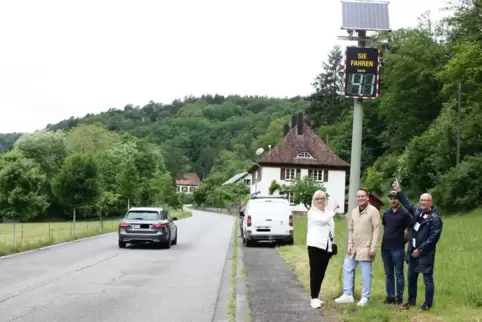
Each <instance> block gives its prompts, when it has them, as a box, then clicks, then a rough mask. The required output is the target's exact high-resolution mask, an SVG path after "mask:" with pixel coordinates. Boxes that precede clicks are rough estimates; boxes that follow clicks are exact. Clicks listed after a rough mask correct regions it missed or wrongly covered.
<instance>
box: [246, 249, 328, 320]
mask: <svg viewBox="0 0 482 322" xmlns="http://www.w3.org/2000/svg"><path fill="white" fill-rule="evenodd" d="M243 250H244V263H245V265H246V268H247V275H248V278H247V280H248V283H247V290H248V299H249V307H250V311H251V312H250V315H251V321H253V322H255V321H260V322H261V321H263V322H269V321H276V322H281V321H290V322H291V321H297V322H298V321H300V322H301V321H309V322H313V321H320V322H321V321H326V320H325V318H324V317H323V313H322V312H323V309H321V310H314V309H312V308H311V307H310V296H309V294H308V293H307V292H306V290H305V289H304V288H303V286H302V285H301V283H300V282H299V281H298V279H297V278H296V275H295V273H294V272H293V270H292V269H291V268H290V267H289V266H288V264H287V263H286V262H285V261H284V260H283V259H282V258H281V256H279V254H278V253H277V251H276V249H275V248H274V247H267V246H264V245H263V246H261V245H259V246H255V247H250V248H243Z"/></svg>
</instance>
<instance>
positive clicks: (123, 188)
mask: <svg viewBox="0 0 482 322" xmlns="http://www.w3.org/2000/svg"><path fill="white" fill-rule="evenodd" d="M134 162H135V161H134V159H133V158H132V157H128V158H126V159H125V160H124V162H123V163H122V164H121V166H120V169H119V170H120V171H119V172H118V174H117V176H116V180H117V184H118V186H119V193H120V194H121V195H122V196H123V197H124V198H126V199H127V209H129V208H130V205H131V201H132V200H133V199H134V198H135V197H136V195H137V194H138V189H139V183H140V178H139V173H138V171H137V168H136V166H135V163H134Z"/></svg>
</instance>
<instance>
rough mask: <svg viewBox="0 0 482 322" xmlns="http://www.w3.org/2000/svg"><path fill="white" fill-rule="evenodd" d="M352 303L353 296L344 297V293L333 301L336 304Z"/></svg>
mask: <svg viewBox="0 0 482 322" xmlns="http://www.w3.org/2000/svg"><path fill="white" fill-rule="evenodd" d="M354 301H355V299H354V298H353V295H346V294H345V293H343V295H342V296H340V297H339V298H337V299H335V302H336V303H353V302H354Z"/></svg>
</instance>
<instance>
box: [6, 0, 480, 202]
mask: <svg viewBox="0 0 482 322" xmlns="http://www.w3.org/2000/svg"><path fill="white" fill-rule="evenodd" d="M454 6H455V7H454V9H455V14H454V15H453V16H451V17H449V18H447V19H446V20H444V21H443V22H442V23H440V24H439V25H436V24H434V23H433V22H432V21H431V20H430V17H429V16H428V15H424V16H422V17H421V18H420V26H419V27H418V28H415V29H400V30H395V31H393V32H392V33H389V34H381V35H380V37H381V38H385V39H387V40H388V44H389V45H388V46H384V47H382V48H381V49H382V53H383V60H384V69H383V74H382V76H381V96H380V97H379V98H378V99H377V100H375V101H370V102H366V103H365V108H364V123H363V126H364V130H363V150H362V171H363V172H362V173H363V184H364V185H365V186H366V187H367V188H368V189H370V190H371V191H373V192H374V193H376V194H378V195H383V194H385V193H386V191H387V190H388V189H390V183H391V182H392V181H393V179H394V178H395V177H398V178H399V179H400V181H402V185H403V187H404V188H405V189H406V192H407V193H408V194H409V196H411V197H414V196H417V195H418V194H420V193H421V192H424V191H431V192H432V193H433V195H434V198H435V200H436V203H437V204H438V205H439V206H440V207H442V208H443V209H444V210H447V211H455V210H457V211H462V210H470V209H473V208H475V207H477V206H480V203H481V201H480V200H482V198H481V196H482V194H481V192H482V191H481V189H482V187H481V186H480V185H479V184H478V183H477V181H476V179H475V178H477V176H478V173H479V172H480V171H479V170H481V169H482V157H481V156H480V152H479V151H481V148H482V127H480V126H479V125H480V123H481V121H482V119H481V117H482V113H481V112H482V106H481V104H480V101H481V98H482V85H481V83H480V80H481V79H482V69H480V68H479V67H475V66H482V64H481V63H482V41H481V40H482V39H481V38H482V36H481V34H480V30H479V27H478V26H480V25H481V24H482V18H481V17H480V15H478V10H482V9H481V8H478V7H475V6H474V5H473V4H472V3H471V2H467V1H462V0H461V1H458V2H457V1H456V4H455V5H454ZM317 72H318V71H313V74H314V76H315V75H316V74H317ZM314 79H315V82H314V89H313V95H312V96H311V97H309V98H302V97H295V98H291V99H273V98H265V97H241V96H230V97H223V96H220V95H214V96H212V95H206V96H203V97H199V98H194V97H188V98H185V99H184V100H175V101H173V102H172V103H171V104H161V103H155V102H150V103H148V104H147V105H145V106H142V107H134V106H132V105H127V106H125V107H124V108H123V109H111V110H109V111H107V112H104V113H100V114H95V115H94V114H90V115H86V116H85V117H83V118H79V119H77V118H71V119H68V120H64V121H62V122H60V123H58V124H50V125H49V126H47V129H49V130H51V131H55V130H63V131H69V130H70V131H72V129H75V128H76V127H78V126H79V125H86V124H101V125H103V126H105V128H106V129H107V130H108V131H111V133H116V134H115V135H116V136H121V135H122V134H129V135H131V136H132V137H133V138H136V140H140V141H139V142H143V143H142V144H152V146H154V147H156V149H158V152H157V153H158V155H159V157H161V156H162V167H165V170H166V171H167V172H168V173H169V175H170V177H171V178H178V177H179V176H181V175H182V173H184V172H187V171H194V172H196V173H197V174H198V175H199V176H200V177H201V178H202V179H205V181H204V183H205V184H204V186H205V187H206V188H205V189H204V190H203V189H201V191H200V193H201V192H202V193H203V194H204V196H203V197H202V198H201V199H200V200H202V201H203V203H212V202H215V201H214V200H217V201H216V202H219V201H220V200H221V199H223V198H228V199H229V198H231V197H232V196H233V193H231V192H226V191H221V190H218V192H217V195H216V196H215V195H212V193H213V191H214V189H216V188H217V187H218V185H219V184H220V183H221V182H222V181H224V180H226V179H227V178H229V177H230V176H232V175H234V174H235V173H237V172H240V171H244V170H246V168H247V166H248V165H250V163H251V162H252V161H253V158H254V151H255V150H256V149H257V148H259V147H263V148H265V149H266V148H267V146H268V144H271V145H272V146H274V145H276V143H277V142H278V141H279V139H280V138H281V135H282V132H283V131H282V126H283V123H284V122H289V119H290V116H291V115H292V114H294V113H297V112H304V113H305V115H306V116H307V118H308V120H309V121H310V123H311V125H312V126H313V127H314V128H315V129H317V131H318V133H319V134H320V136H321V137H322V138H323V139H324V140H325V141H326V142H327V143H328V144H329V145H330V146H331V147H332V148H333V149H334V150H335V151H336V152H337V153H338V154H339V155H340V156H341V157H342V158H343V159H345V160H347V161H349V160H350V149H351V127H352V114H351V113H352V112H351V111H352V109H351V106H352V102H351V101H349V100H346V99H344V98H343V97H341V96H340V95H339V94H338V93H339V92H340V91H341V84H342V82H343V55H342V50H341V49H340V48H338V47H335V48H333V50H332V52H331V53H330V55H329V57H328V58H327V59H326V61H325V63H324V64H323V66H322V70H321V73H319V75H318V76H317V77H316V78H314ZM459 83H460V85H461V87H460V88H461V91H460V93H459V91H458V88H459V87H458V85H459ZM459 96H460V97H461V101H460V106H461V108H462V111H463V113H462V117H461V122H460V126H458V122H457V111H458V106H459V104H458V97H459ZM458 128H460V133H461V134H460V154H459V156H460V161H459V163H457V159H458V157H457V137H458V136H457V132H458ZM68 135H69V134H68V133H67V136H68ZM12 137H14V136H12V135H3V136H0V147H3V150H6V149H7V148H8V147H9V146H10V145H11V142H12V141H13V140H12ZM149 146H151V145H149ZM162 167H161V168H162ZM229 189H230V188H229ZM203 191H204V192H203ZM228 195H229V196H230V197H226V196H228ZM208 196H210V197H208ZM221 201H222V200H221ZM221 203H223V202H221Z"/></svg>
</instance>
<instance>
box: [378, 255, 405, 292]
mask: <svg viewBox="0 0 482 322" xmlns="http://www.w3.org/2000/svg"><path fill="white" fill-rule="evenodd" d="M404 258H405V251H404V250H403V248H402V249H398V250H387V249H382V259H383V266H384V267H385V278H386V280H385V286H386V289H387V297H389V298H391V299H395V279H396V280H397V297H396V300H397V301H399V302H401V301H402V300H403V291H404V288H405V276H404V274H403V262H404ZM394 270H395V276H394V275H393V271H394Z"/></svg>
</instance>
